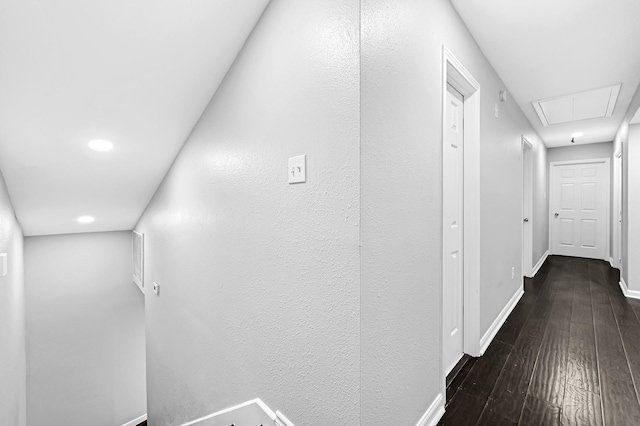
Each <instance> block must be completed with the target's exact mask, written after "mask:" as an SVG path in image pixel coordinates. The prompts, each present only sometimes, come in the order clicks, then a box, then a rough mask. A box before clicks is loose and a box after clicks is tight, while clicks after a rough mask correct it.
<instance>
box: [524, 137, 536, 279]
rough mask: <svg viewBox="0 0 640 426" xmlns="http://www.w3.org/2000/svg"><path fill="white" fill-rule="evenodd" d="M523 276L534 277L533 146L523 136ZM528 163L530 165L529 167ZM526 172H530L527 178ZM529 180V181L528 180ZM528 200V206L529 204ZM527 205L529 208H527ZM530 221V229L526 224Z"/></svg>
mask: <svg viewBox="0 0 640 426" xmlns="http://www.w3.org/2000/svg"><path fill="white" fill-rule="evenodd" d="M521 144H522V218H523V222H522V269H521V270H522V275H524V276H525V277H528V278H532V275H533V144H532V143H531V142H529V141H528V140H527V138H525V137H524V135H522V137H521ZM527 161H528V163H529V164H528V165H527ZM525 171H528V173H527V176H525ZM527 178H528V179H527ZM527 200H528V204H527ZM525 205H527V206H528V208H525ZM524 218H528V219H529V224H530V226H529V227H526V226H525V224H524Z"/></svg>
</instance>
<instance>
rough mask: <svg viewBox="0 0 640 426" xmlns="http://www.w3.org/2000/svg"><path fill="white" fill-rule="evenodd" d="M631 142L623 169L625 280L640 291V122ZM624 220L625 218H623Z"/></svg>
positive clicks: (631, 130)
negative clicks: (625, 211)
mask: <svg viewBox="0 0 640 426" xmlns="http://www.w3.org/2000/svg"><path fill="white" fill-rule="evenodd" d="M628 141H629V143H628V144H626V145H625V148H626V149H625V152H624V154H623V155H624V160H623V161H624V162H625V163H626V164H625V165H623V169H624V170H626V171H627V179H626V182H625V183H626V185H624V184H623V186H624V187H625V188H626V192H627V199H626V201H627V202H626V204H625V206H626V210H627V214H626V217H627V221H626V222H627V226H626V231H627V241H626V243H627V251H626V256H625V258H624V259H623V265H627V267H626V268H625V282H626V283H627V286H628V287H629V290H634V291H640V264H638V259H640V124H632V125H630V126H629V139H628ZM623 221H624V219H623Z"/></svg>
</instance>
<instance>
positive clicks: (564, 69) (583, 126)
mask: <svg viewBox="0 0 640 426" xmlns="http://www.w3.org/2000/svg"><path fill="white" fill-rule="evenodd" d="M451 1H452V3H453V5H454V7H455V8H456V10H457V11H458V13H459V14H460V16H461V18H462V20H463V21H464V22H465V23H466V25H467V26H468V27H469V30H470V31H471V34H472V35H473V37H474V38H475V39H476V41H477V43H478V45H479V46H480V48H481V49H482V50H483V52H484V53H485V55H486V56H487V58H488V59H489V61H490V62H491V64H492V65H493V66H494V68H495V69H496V71H497V72H498V74H499V75H500V77H501V78H502V80H503V82H504V83H505V85H506V86H507V89H508V90H509V92H510V94H511V95H512V98H514V99H515V101H516V102H518V104H519V105H520V108H521V109H522V110H523V111H524V113H525V114H526V116H527V118H528V119H529V121H530V122H531V123H532V124H533V126H534V127H535V128H536V130H537V131H538V134H539V135H540V136H541V137H542V139H543V140H544V142H545V144H546V145H547V146H548V147H555V146H564V145H570V144H571V142H570V141H571V134H572V133H574V132H583V133H584V136H582V137H579V138H576V144H581V143H595V142H608V141H612V140H613V139H614V137H615V133H616V131H617V129H618V127H619V126H620V123H621V122H622V119H623V117H624V115H625V113H626V112H627V109H628V107H629V103H630V101H631V98H632V96H633V94H634V93H635V91H636V88H637V87H638V83H639V82H640V55H639V54H638V52H640V25H638V18H639V17H640V1H638V0H615V1H611V0H562V1H558V0H519V1H513V0H451ZM618 83H622V88H621V90H620V95H619V98H618V102H617V104H616V107H615V109H614V111H613V115H612V116H611V117H605V118H597V119H589V120H580V121H574V122H571V123H564V124H556V125H550V126H547V127H544V126H543V125H542V123H541V122H540V119H539V118H538V116H537V115H536V113H535V111H534V108H533V106H532V102H533V101H536V100H541V99H548V98H554V97H560V96H564V95H569V94H573V93H578V92H583V91H586V90H591V89H598V88H602V87H606V86H612V85H615V84H618ZM483 95H484V94H483ZM486 96H491V94H487V95H486ZM496 96H497V95H496Z"/></svg>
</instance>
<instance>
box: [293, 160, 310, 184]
mask: <svg viewBox="0 0 640 426" xmlns="http://www.w3.org/2000/svg"><path fill="white" fill-rule="evenodd" d="M306 181H307V156H306V155H298V156H297V157H291V158H289V183H302V182H306Z"/></svg>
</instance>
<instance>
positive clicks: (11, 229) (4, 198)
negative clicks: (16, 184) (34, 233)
mask: <svg viewBox="0 0 640 426" xmlns="http://www.w3.org/2000/svg"><path fill="white" fill-rule="evenodd" d="M0 253H7V254H8V258H7V263H8V274H7V276H5V277H0V425H7V426H24V425H26V407H27V403H26V401H27V399H26V382H25V378H26V361H25V295H24V260H23V259H24V257H23V237H22V229H21V228H20V224H18V221H17V220H16V217H15V214H14V212H13V207H12V206H11V200H9V195H8V193H7V187H6V186H5V183H4V178H3V177H2V173H0Z"/></svg>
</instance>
